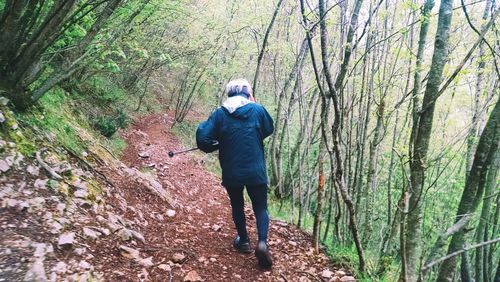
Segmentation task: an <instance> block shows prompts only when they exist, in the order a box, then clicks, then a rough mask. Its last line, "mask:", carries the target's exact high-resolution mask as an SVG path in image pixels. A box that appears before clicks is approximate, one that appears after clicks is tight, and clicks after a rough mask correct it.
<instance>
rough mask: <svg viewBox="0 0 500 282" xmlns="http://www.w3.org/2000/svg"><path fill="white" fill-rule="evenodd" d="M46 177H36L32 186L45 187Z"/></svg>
mask: <svg viewBox="0 0 500 282" xmlns="http://www.w3.org/2000/svg"><path fill="white" fill-rule="evenodd" d="M48 181H49V180H48V179H43V180H42V179H37V180H35V183H34V186H35V188H38V189H45V188H46V187H47V182H48Z"/></svg>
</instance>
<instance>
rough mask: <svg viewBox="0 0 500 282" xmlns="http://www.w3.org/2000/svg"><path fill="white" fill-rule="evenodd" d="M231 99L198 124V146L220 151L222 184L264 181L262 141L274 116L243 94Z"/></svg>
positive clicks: (254, 183) (259, 182) (264, 161)
mask: <svg viewBox="0 0 500 282" xmlns="http://www.w3.org/2000/svg"><path fill="white" fill-rule="evenodd" d="M231 99H232V100H231ZM230 100H231V101H232V102H233V103H232V105H231V103H229V104H227V103H225V104H224V105H223V106H222V107H219V108H217V109H216V110H215V111H214V112H213V113H212V114H211V115H210V117H209V118H208V120H207V121H205V122H203V123H201V124H200V125H199V126H198V129H197V131H196V143H197V145H198V148H200V149H201V150H202V151H203V152H205V153H210V152H213V151H216V150H217V149H218V150H219V162H220V166H221V168H222V185H223V186H225V187H231V186H241V185H249V186H252V185H262V184H267V182H268V181H267V174H266V160H265V157H264V144H263V140H264V139H265V138H266V137H268V136H269V135H271V134H272V133H273V131H274V125H273V119H272V118H271V116H270V115H269V113H268V112H267V111H266V109H265V108H264V107H263V106H262V105H260V104H256V103H253V102H250V101H248V100H246V98H243V97H230V98H229V99H228V101H230Z"/></svg>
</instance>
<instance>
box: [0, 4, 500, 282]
mask: <svg viewBox="0 0 500 282" xmlns="http://www.w3.org/2000/svg"><path fill="white" fill-rule="evenodd" d="M499 13H500V6H499V4H498V3H497V2H496V1H494V0H480V1H464V0H456V1H452V0H441V1H436V2H435V1H434V0H422V1H415V0H404V1H400V0H352V1H345V0H339V1H323V0H319V1H309V0H300V1H284V0H275V1H263V0H262V1H261V0H254V1H236V0H231V1H215V0H193V1H187V0H173V1H162V0H128V1H125V0H99V1H98V0H60V1H59V0H28V1H18V0H0V95H1V96H4V97H6V98H8V99H9V100H10V102H11V103H10V106H11V107H12V108H15V109H16V110H17V111H19V112H21V113H22V112H25V111H31V110H33V108H37V107H39V106H40V105H39V104H38V103H39V101H40V99H42V98H43V97H47V98H48V97H57V95H58V94H57V93H58V91H64V93H66V94H65V95H67V96H68V97H70V98H68V99H70V100H71V99H74V101H78V103H80V104H79V106H80V107H83V108H84V109H85V110H86V112H85V114H86V115H87V116H88V117H89V119H91V120H95V124H94V125H95V126H96V127H97V128H98V129H99V130H100V131H101V132H102V133H103V135H105V136H108V137H109V136H112V135H113V134H114V132H115V131H116V130H117V128H119V127H125V126H126V122H125V120H126V117H128V116H131V115H134V114H135V113H137V112H139V111H140V109H141V107H148V109H153V108H154V105H157V104H161V105H162V106H164V107H165V109H168V110H170V111H173V112H174V113H175V120H176V123H177V124H178V125H179V126H180V125H182V124H185V123H187V122H188V121H186V120H185V119H186V116H187V115H188V114H189V113H192V112H197V113H198V114H199V113H201V112H202V114H201V115H202V116H208V114H209V112H210V110H212V109H213V108H214V107H216V106H217V105H219V104H220V103H221V101H222V100H223V99H224V97H225V93H224V85H225V84H226V83H227V82H228V81H230V80H231V79H233V78H238V77H246V78H247V79H248V80H250V81H251V83H253V88H254V96H255V97H256V99H257V101H258V102H259V103H262V104H264V105H265V106H266V107H267V108H268V109H270V112H271V113H272V115H273V118H274V121H275V124H274V126H275V133H274V134H273V136H272V137H271V138H270V140H269V141H268V142H267V143H266V150H267V158H268V174H269V177H270V190H271V191H270V193H271V194H272V196H273V199H274V200H276V201H277V202H278V203H279V206H280V208H279V212H284V213H286V214H287V217H288V220H290V221H291V222H293V223H295V224H297V225H298V226H299V227H302V228H304V229H306V230H309V231H312V234H313V237H314V240H315V243H316V249H319V247H320V244H322V245H323V246H325V247H326V248H327V250H328V252H329V253H331V254H332V256H334V257H335V256H336V255H338V254H340V253H345V252H346V253H348V254H349V255H350V256H351V257H353V258H355V262H353V264H354V265H356V267H357V268H358V269H359V271H360V273H361V274H362V275H366V276H367V277H370V278H372V279H378V280H384V279H387V280H390V281H395V280H397V279H398V278H399V279H401V280H402V281H419V279H423V280H436V281H453V280H459V279H461V281H473V279H474V280H475V281H498V280H499V279H500V263H499V261H500V252H499V251H498V247H499V241H500V237H499V234H500V193H499V173H498V171H499V167H500V153H499V150H498V145H499V141H500V135H499V133H500V106H499V104H500V100H499V96H500V85H499V83H500V19H499V17H498V14H499ZM82 101H84V102H82ZM102 112H104V113H107V114H108V116H101V114H102ZM110 116H111V117H112V118H110Z"/></svg>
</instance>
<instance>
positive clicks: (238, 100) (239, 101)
mask: <svg viewBox="0 0 500 282" xmlns="http://www.w3.org/2000/svg"><path fill="white" fill-rule="evenodd" d="M250 103H253V102H252V101H250V100H248V99H247V98H245V97H243V96H239V95H238V96H233V97H229V98H227V100H226V101H224V103H222V106H223V107H224V108H226V110H227V111H228V112H229V113H230V114H232V113H234V112H235V111H236V110H237V109H238V108H240V107H243V106H245V105H247V104H250Z"/></svg>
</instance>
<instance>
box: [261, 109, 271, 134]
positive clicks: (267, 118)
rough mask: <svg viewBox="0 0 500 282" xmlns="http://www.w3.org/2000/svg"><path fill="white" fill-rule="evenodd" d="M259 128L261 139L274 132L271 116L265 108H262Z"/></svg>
mask: <svg viewBox="0 0 500 282" xmlns="http://www.w3.org/2000/svg"><path fill="white" fill-rule="evenodd" d="M261 127H262V134H263V136H264V137H263V139H265V138H266V137H268V136H269V135H271V134H272V133H273V132H274V121H273V118H272V117H271V115H269V113H268V112H267V110H266V108H264V107H262V115H261Z"/></svg>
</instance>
